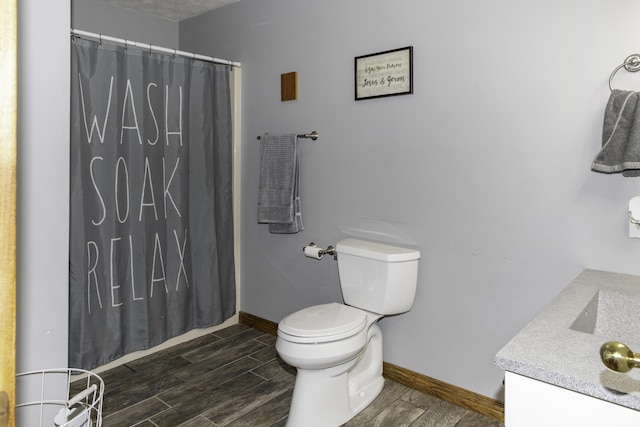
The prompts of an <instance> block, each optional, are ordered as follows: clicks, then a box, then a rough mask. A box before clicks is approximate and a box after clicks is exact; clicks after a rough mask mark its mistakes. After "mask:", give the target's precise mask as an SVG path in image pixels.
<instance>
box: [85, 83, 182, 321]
mask: <svg viewBox="0 0 640 427" xmlns="http://www.w3.org/2000/svg"><path fill="white" fill-rule="evenodd" d="M79 77H80V76H79ZM78 80H79V89H80V99H81V103H82V104H81V105H82V113H83V120H84V128H85V131H86V137H87V143H89V144H95V143H97V142H96V141H95V140H94V133H95V135H97V139H98V140H99V141H100V144H105V137H106V133H107V128H108V122H109V120H110V117H109V114H110V111H111V109H112V108H111V103H112V98H113V85H114V78H113V76H112V77H111V82H110V86H109V96H108V98H107V105H106V111H105V115H104V119H103V120H102V124H100V123H99V122H98V117H97V115H94V116H93V119H92V120H90V121H89V120H88V119H87V109H86V105H85V97H84V89H83V86H82V79H81V78H79V79H78ZM157 88H158V85H157V84H155V83H149V84H148V85H147V87H146V91H145V92H146V101H147V103H146V104H147V105H146V107H147V108H148V112H147V113H149V114H147V117H149V116H150V117H151V118H152V120H153V125H154V127H155V135H154V139H153V140H151V139H146V144H148V145H149V146H155V145H156V144H157V143H158V141H159V139H160V128H161V127H160V125H159V123H158V119H157V115H156V112H155V111H154V109H153V105H152V102H151V95H152V92H153V91H157ZM177 89H178V100H177V103H178V108H177V111H179V118H178V120H177V122H178V125H177V130H169V117H168V114H169V113H168V112H169V110H170V108H169V105H170V94H169V92H170V91H169V85H165V90H164V101H165V102H164V119H165V123H164V124H165V125H164V126H163V127H164V136H165V138H164V139H165V143H166V145H167V146H169V144H170V137H172V138H174V139H177V140H178V141H179V144H180V146H182V145H183V139H182V121H183V120H182V110H183V105H182V104H183V95H182V86H178V88H177ZM133 93H134V91H133V88H132V85H131V81H130V80H127V84H126V90H125V93H124V97H123V100H122V118H121V126H120V138H119V144H123V140H124V139H125V138H124V137H125V135H126V136H130V135H131V132H135V134H134V139H137V141H138V143H139V145H142V144H143V138H142V132H141V130H140V126H139V121H138V113H137V110H136V105H135V101H134V96H133ZM174 102H176V101H174ZM127 118H128V120H127ZM89 122H91V126H89ZM125 132H127V133H126V134H125ZM136 137H137V138H136ZM127 139H128V138H127ZM107 143H108V142H107ZM104 160H105V159H104V157H102V156H93V157H92V158H91V160H90V163H89V173H90V177H91V184H92V189H93V190H94V191H95V195H94V196H95V198H96V199H97V202H98V203H99V205H100V214H99V216H98V217H97V218H92V219H91V223H92V224H93V225H94V226H96V227H97V226H100V225H102V224H103V223H104V222H105V221H107V220H108V221H114V220H116V221H117V222H118V223H119V224H124V223H127V222H128V221H130V220H131V215H130V214H131V203H130V200H131V195H132V194H131V193H132V190H131V187H132V186H131V185H130V178H129V167H128V166H127V162H126V160H125V158H124V157H118V158H117V160H116V163H115V165H112V167H113V168H114V171H113V176H114V177H115V178H114V182H113V188H112V189H110V190H112V191H105V189H104V188H103V187H102V186H103V185H105V182H104V180H101V179H99V175H98V173H97V172H96V171H97V170H99V168H100V167H101V166H102V163H103V162H104ZM166 166H167V165H166V164H165V158H164V157H162V171H154V170H152V167H151V164H150V162H149V157H146V156H145V158H144V173H143V175H142V176H143V178H142V187H141V190H140V194H134V195H133V196H134V200H139V203H137V205H136V207H137V212H136V213H137V220H138V222H142V220H143V213H145V210H151V211H152V213H153V218H155V221H156V222H157V221H158V220H159V219H161V218H164V219H165V220H166V219H167V218H168V217H169V215H170V213H171V214H173V215H177V216H178V217H180V218H182V213H181V212H180V209H179V208H178V206H177V205H176V203H175V199H174V197H173V195H172V193H171V185H172V183H173V180H174V177H175V176H176V173H177V171H178V170H179V166H180V157H179V156H178V157H176V159H175V164H174V165H173V166H172V167H171V173H170V175H169V177H168V178H167V167H166ZM158 181H161V184H160V185H159V183H158ZM154 183H155V184H154ZM159 187H161V188H162V194H163V200H162V203H160V204H158V202H157V201H156V197H155V195H154V188H159ZM123 189H124V192H125V194H124V196H122V195H121V194H119V193H121V192H122V190H123ZM107 194H111V195H113V197H112V198H111V199H108V198H107V197H108V196H107ZM120 196H122V197H120ZM121 199H122V201H124V203H122V201H121ZM107 206H109V207H111V208H112V209H108V208H107ZM159 207H160V208H161V209H162V213H161V214H160V216H159V214H158V209H159ZM112 216H113V217H112ZM172 231H173V237H174V239H175V240H174V242H173V243H172V244H171V245H169V242H167V245H169V246H170V247H169V248H163V247H162V242H161V239H160V236H159V234H158V233H157V232H156V233H155V237H154V243H153V255H152V267H151V277H150V279H149V283H147V284H144V285H143V284H136V282H135V276H136V275H135V274H134V271H135V268H136V266H135V265H134V256H133V254H134V250H135V249H134V246H135V245H134V240H133V237H132V235H131V234H128V235H125V236H114V237H112V238H111V239H110V244H109V253H108V254H106V255H105V254H101V253H100V249H99V245H98V243H97V242H95V241H93V240H89V241H87V242H86V250H87V252H86V254H87V262H88V270H87V305H88V307H87V308H88V312H89V313H91V309H92V300H93V301H94V302H95V303H97V305H98V307H99V308H100V309H103V299H104V298H103V295H102V293H101V291H100V289H101V286H100V285H101V284H100V279H99V277H101V275H100V274H98V269H99V267H100V269H103V268H105V267H106V265H101V263H105V264H108V271H109V277H108V279H107V280H108V281H109V283H108V284H107V286H105V287H106V288H107V289H108V290H109V291H110V295H109V297H110V304H109V305H110V306H111V307H118V306H122V305H123V304H124V303H125V302H124V301H123V298H122V296H121V288H122V285H120V284H119V281H118V279H117V275H118V272H117V264H118V265H119V264H121V263H119V262H118V260H121V259H122V257H123V256H124V257H126V259H128V261H129V263H130V265H129V268H130V273H131V274H130V275H129V279H128V280H129V282H130V283H129V285H130V290H129V292H128V293H127V294H128V295H129V297H130V298H131V301H142V300H144V299H145V297H144V296H143V295H148V296H149V298H153V295H154V289H155V288H157V287H160V288H161V290H164V292H165V293H166V294H168V293H169V292H170V289H171V290H173V291H175V292H178V291H179V290H180V286H181V284H183V285H184V286H186V287H187V288H188V287H189V279H188V275H187V270H186V268H185V264H184V261H185V260H184V257H185V249H186V247H187V236H188V234H187V230H186V229H182V230H180V231H181V233H178V230H176V229H174V230H172ZM180 235H182V237H180ZM165 249H167V250H166V251H165ZM125 251H126V253H125ZM169 255H172V256H173V257H174V258H175V261H177V265H178V268H177V273H176V277H175V281H173V280H171V278H168V277H167V271H166V268H165V266H166V258H165V256H169ZM141 268H143V269H144V266H143V267H141ZM170 281H171V282H174V283H175V285H173V284H172V285H171V286H169V282H170ZM137 286H140V288H138V287H137ZM142 286H145V288H144V289H143V288H142Z"/></svg>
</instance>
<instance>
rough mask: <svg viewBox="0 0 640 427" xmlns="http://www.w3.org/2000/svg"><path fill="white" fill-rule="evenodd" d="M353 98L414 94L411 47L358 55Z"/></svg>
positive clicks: (357, 99)
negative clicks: (354, 96) (354, 95)
mask: <svg viewBox="0 0 640 427" xmlns="http://www.w3.org/2000/svg"><path fill="white" fill-rule="evenodd" d="M355 86H356V101H359V100H362V99H369V98H380V97H383V96H394V95H408V94H410V93H413V46H408V47H403V48H401V49H394V50H387V51H385V52H379V53H372V54H369V55H363V56H357V57H356V58H355Z"/></svg>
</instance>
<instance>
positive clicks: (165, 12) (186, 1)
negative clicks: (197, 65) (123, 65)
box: [99, 0, 239, 21]
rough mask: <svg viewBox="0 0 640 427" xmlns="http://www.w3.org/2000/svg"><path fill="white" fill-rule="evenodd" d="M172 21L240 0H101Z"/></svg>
mask: <svg viewBox="0 0 640 427" xmlns="http://www.w3.org/2000/svg"><path fill="white" fill-rule="evenodd" d="M99 1H101V2H103V3H109V4H111V5H114V6H119V7H124V8H127V9H132V10H137V11H139V12H144V13H148V14H150V15H155V16H160V17H162V18H166V19H170V20H172V21H181V20H183V19H187V18H191V17H193V16H196V15H200V14H202V13H205V12H208V11H210V10H213V9H217V8H219V7H222V6H225V5H227V4H230V3H235V2H237V1H239V0H99Z"/></svg>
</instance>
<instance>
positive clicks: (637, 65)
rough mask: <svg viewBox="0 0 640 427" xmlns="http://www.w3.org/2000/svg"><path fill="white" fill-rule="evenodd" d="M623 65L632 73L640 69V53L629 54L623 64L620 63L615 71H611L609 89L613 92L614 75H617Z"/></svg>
mask: <svg viewBox="0 0 640 427" xmlns="http://www.w3.org/2000/svg"><path fill="white" fill-rule="evenodd" d="M622 67H624V69H625V70H627V71H629V72H630V73H635V72H636V71H640V55H638V54H637V53H635V54H633V55H629V56H627V59H625V60H624V62H623V63H622V64H620V65H618V66H617V67H616V69H615V70H613V73H611V77H609V90H610V91H612V92H613V86H612V85H611V82H612V81H613V76H615V75H616V73H617V72H618V70H619V69H620V68H622Z"/></svg>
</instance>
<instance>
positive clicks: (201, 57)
mask: <svg viewBox="0 0 640 427" xmlns="http://www.w3.org/2000/svg"><path fill="white" fill-rule="evenodd" d="M71 35H72V36H85V37H91V38H94V39H98V40H100V41H102V40H108V41H111V42H114V43H120V44H124V45H125V46H136V47H139V48H142V49H149V50H155V51H156V52H163V53H169V54H171V55H180V56H185V57H189V58H193V59H199V60H201V61H208V62H214V63H216V64H225V65H232V66H234V67H240V66H241V64H240V62H235V61H229V60H228V59H219V58H214V57H212V56H205V55H200V54H197V53H192V52H185V51H183V50H177V49H169V48H166V47H161V46H154V45H150V44H147V43H140V42H135V41H132V40H126V39H120V38H117V37H111V36H106V35H104V34H96V33H90V32H88V31H82V30H76V29H75V28H72V29H71Z"/></svg>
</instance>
